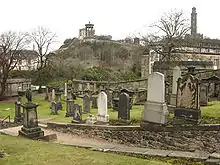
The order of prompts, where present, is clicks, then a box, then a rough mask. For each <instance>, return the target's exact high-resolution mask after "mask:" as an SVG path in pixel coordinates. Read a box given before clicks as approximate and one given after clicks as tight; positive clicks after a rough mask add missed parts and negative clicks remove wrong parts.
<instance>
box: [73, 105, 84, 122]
mask: <svg viewBox="0 0 220 165" xmlns="http://www.w3.org/2000/svg"><path fill="white" fill-rule="evenodd" d="M73 111H74V115H73V120H72V123H80V122H81V121H82V106H81V105H79V104H74V110H73Z"/></svg>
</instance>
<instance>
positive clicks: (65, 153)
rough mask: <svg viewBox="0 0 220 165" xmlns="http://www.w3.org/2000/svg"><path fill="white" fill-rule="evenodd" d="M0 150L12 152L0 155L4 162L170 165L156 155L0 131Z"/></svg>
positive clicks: (3, 164) (20, 164)
mask: <svg viewBox="0 0 220 165" xmlns="http://www.w3.org/2000/svg"><path fill="white" fill-rule="evenodd" d="M0 141H1V142H2V143H0V152H3V153H6V154H7V155H8V156H6V157H4V158H0V164H1V165H14V164H16V165H72V164H74V165H86V164H90V165H107V164H108V165H110V164H114V165H127V164H129V165H139V164H140V165H142V164H146V165H148V164H149V165H169V164H170V163H167V162H162V161H159V160H153V159H149V160H147V159H140V158H134V157H129V156H123V155H117V154H111V153H101V152H96V151H90V150H86V149H82V148H75V147H70V146H63V145H59V144H53V143H46V142H40V141H33V140H28V139H24V138H22V137H11V136H5V135H0Z"/></svg>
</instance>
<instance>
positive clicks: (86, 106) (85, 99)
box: [83, 94, 90, 113]
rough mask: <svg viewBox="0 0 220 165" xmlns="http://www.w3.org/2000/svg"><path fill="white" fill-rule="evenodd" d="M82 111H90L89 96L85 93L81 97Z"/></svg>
mask: <svg viewBox="0 0 220 165" xmlns="http://www.w3.org/2000/svg"><path fill="white" fill-rule="evenodd" d="M83 112H84V113H90V98H89V95H87V94H86V95H85V96H84V97H83Z"/></svg>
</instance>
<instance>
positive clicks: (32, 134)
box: [18, 90, 44, 139]
mask: <svg viewBox="0 0 220 165" xmlns="http://www.w3.org/2000/svg"><path fill="white" fill-rule="evenodd" d="M26 98H27V103H25V104H24V105H22V107H23V112H24V120H23V127H22V128H21V130H19V131H18V133H19V135H21V136H24V137H26V138H31V139H37V138H40V137H42V136H44V132H43V131H42V130H41V128H40V127H39V126H38V117H37V107H38V104H35V103H32V102H31V101H32V94H31V91H30V90H27V92H26Z"/></svg>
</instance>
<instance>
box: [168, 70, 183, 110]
mask: <svg viewBox="0 0 220 165" xmlns="http://www.w3.org/2000/svg"><path fill="white" fill-rule="evenodd" d="M180 77H181V69H180V67H179V66H176V67H174V68H173V82H172V94H171V98H170V104H171V105H173V106H176V94H177V81H178V79H179V78H180Z"/></svg>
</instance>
